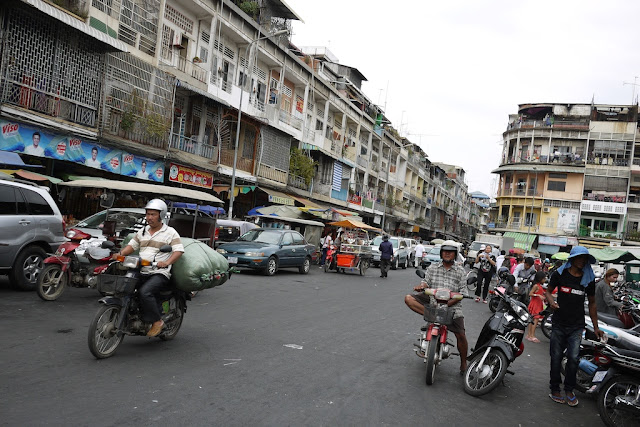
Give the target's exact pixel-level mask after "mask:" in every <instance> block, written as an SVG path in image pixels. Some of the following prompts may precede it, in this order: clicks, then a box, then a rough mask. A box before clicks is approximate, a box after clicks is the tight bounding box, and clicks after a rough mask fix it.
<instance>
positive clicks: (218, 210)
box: [171, 202, 226, 215]
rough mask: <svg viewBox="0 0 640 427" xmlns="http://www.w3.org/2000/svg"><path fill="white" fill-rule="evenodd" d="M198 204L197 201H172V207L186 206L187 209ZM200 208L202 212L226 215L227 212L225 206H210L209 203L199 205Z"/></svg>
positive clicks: (194, 207)
mask: <svg viewBox="0 0 640 427" xmlns="http://www.w3.org/2000/svg"><path fill="white" fill-rule="evenodd" d="M196 206H197V205H196V204H195V203H183V202H174V203H171V207H172V208H186V209H193V210H195V209H196ZM198 210H199V211H200V212H204V213H208V214H211V215H216V214H218V215H224V214H225V213H226V212H225V210H224V209H223V208H218V207H215V206H208V205H200V206H198Z"/></svg>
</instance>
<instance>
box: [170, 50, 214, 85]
mask: <svg viewBox="0 0 640 427" xmlns="http://www.w3.org/2000/svg"><path fill="white" fill-rule="evenodd" d="M176 68H177V69H178V71H182V72H183V73H185V74H187V75H189V76H191V77H193V78H194V79H196V80H198V81H199V82H201V83H206V82H207V70H205V69H204V68H202V67H200V66H199V65H197V64H195V63H194V62H192V61H189V60H188V59H187V58H183V57H182V56H178V60H177V64H176Z"/></svg>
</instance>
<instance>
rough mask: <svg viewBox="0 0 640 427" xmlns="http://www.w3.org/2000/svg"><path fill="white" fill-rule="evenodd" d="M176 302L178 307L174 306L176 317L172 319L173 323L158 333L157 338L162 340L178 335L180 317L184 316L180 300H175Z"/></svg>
mask: <svg viewBox="0 0 640 427" xmlns="http://www.w3.org/2000/svg"><path fill="white" fill-rule="evenodd" d="M177 304H178V307H176V317H177V319H175V320H173V322H174V323H172V324H171V326H170V327H167V329H165V330H164V331H163V332H162V333H161V334H160V335H158V338H160V339H161V340H162V341H169V340H172V339H174V338H175V337H176V335H178V331H179V330H180V327H181V326H182V319H183V318H184V309H183V307H182V303H181V302H177Z"/></svg>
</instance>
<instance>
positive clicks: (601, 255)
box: [589, 246, 638, 264]
mask: <svg viewBox="0 0 640 427" xmlns="http://www.w3.org/2000/svg"><path fill="white" fill-rule="evenodd" d="M589 253H590V254H591V255H593V256H594V257H595V258H596V259H597V260H598V261H600V262H611V263H613V264H620V263H623V262H629V261H635V260H637V259H638V258H636V257H635V256H634V255H633V254H632V253H631V252H629V251H625V250H621V249H615V248H612V247H611V246H608V247H606V248H602V249H595V248H590V249H589Z"/></svg>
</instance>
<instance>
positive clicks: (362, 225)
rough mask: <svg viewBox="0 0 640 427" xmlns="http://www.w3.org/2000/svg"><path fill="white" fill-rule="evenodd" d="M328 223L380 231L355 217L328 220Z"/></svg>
mask: <svg viewBox="0 0 640 427" xmlns="http://www.w3.org/2000/svg"><path fill="white" fill-rule="evenodd" d="M329 225H333V226H335V227H342V228H362V229H363V230H372V231H378V232H382V230H381V229H379V228H375V227H372V226H370V225H368V224H365V223H364V222H360V221H356V220H355V219H345V220H342V221H336V222H330V223H329Z"/></svg>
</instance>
